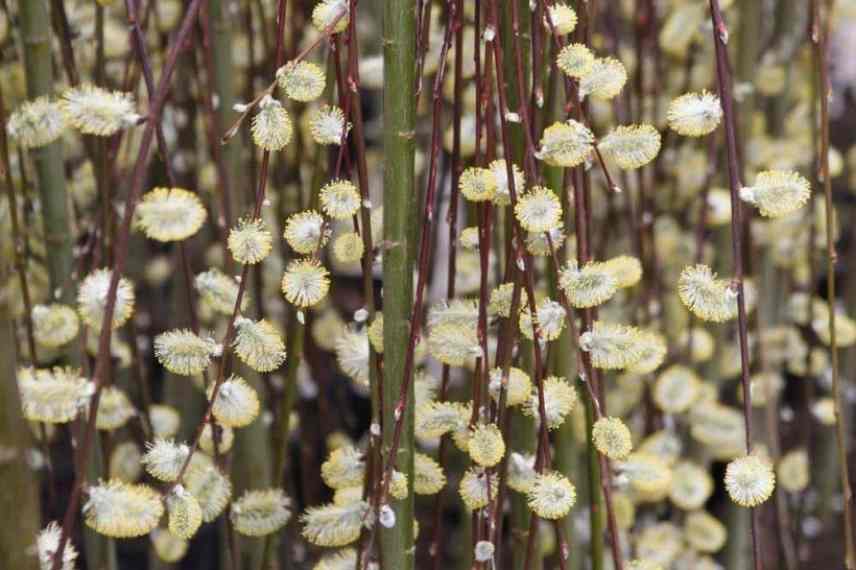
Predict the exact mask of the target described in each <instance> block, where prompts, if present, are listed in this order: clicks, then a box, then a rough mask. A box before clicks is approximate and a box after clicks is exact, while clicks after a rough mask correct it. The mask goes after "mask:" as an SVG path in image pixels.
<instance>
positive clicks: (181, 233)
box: [135, 188, 207, 242]
mask: <svg viewBox="0 0 856 570" xmlns="http://www.w3.org/2000/svg"><path fill="white" fill-rule="evenodd" d="M206 215H207V214H206V212H205V206H204V205H203V204H202V200H200V199H199V197H198V196H197V195H196V194H194V193H193V192H189V191H187V190H184V189H183V188H155V189H154V190H152V191H150V192H147V193H146V194H145V195H144V196H143V199H142V200H140V203H139V205H138V206H137V210H136V218H135V222H136V225H137V227H139V228H140V229H142V230H143V232H144V233H145V234H146V237H148V238H149V239H153V240H157V241H162V242H171V241H181V240H185V239H187V238H189V237H190V236H192V235H194V234H195V233H196V232H198V231H199V228H201V227H202V224H203V223H205V217H206Z"/></svg>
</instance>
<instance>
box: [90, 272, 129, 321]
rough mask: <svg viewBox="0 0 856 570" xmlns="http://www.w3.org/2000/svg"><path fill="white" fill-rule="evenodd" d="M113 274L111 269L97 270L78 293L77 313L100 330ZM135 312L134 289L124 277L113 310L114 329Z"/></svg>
mask: <svg viewBox="0 0 856 570" xmlns="http://www.w3.org/2000/svg"><path fill="white" fill-rule="evenodd" d="M112 275H113V272H112V271H111V270H109V269H96V270H95V271H93V272H92V273H90V274H89V275H87V276H86V278H85V279H84V280H83V282H81V284H80V290H79V291H78V293H77V312H78V313H80V318H81V320H83V322H84V323H86V324H87V325H89V326H90V327H92V328H93V329H96V330H100V329H101V323H102V321H103V319H104V309H105V307H106V306H107V293H108V292H109V289H110V279H111V277H112ZM133 312H134V287H133V286H132V285H131V282H130V281H128V280H127V279H125V278H124V277H120V278H119V286H118V288H117V289H116V304H115V306H114V308H113V323H112V324H113V327H112V328H114V329H116V328H119V327H121V326H122V325H124V324H125V323H126V322H127V320H128V319H129V318H131V314H132V313H133Z"/></svg>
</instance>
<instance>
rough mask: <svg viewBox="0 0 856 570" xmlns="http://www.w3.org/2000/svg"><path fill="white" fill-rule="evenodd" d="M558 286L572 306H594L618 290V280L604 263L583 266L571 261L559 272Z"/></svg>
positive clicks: (609, 297) (603, 301) (606, 299)
mask: <svg viewBox="0 0 856 570" xmlns="http://www.w3.org/2000/svg"><path fill="white" fill-rule="evenodd" d="M559 287H561V288H562V290H563V291H564V292H565V296H566V297H567V299H568V302H569V303H570V304H571V305H573V306H574V307H578V308H583V307H596V306H597V305H600V304H602V303H605V302H606V301H608V300H609V299H611V298H612V296H613V295H615V292H616V291H618V280H617V279H616V278H615V275H614V274H613V272H612V271H610V269H609V267H608V266H607V265H606V264H605V263H599V262H591V263H587V264H586V265H584V266H583V267H580V266H579V265H577V262H575V261H571V262H569V263H568V265H567V266H566V267H565V269H563V270H562V272H561V273H560V274H559Z"/></svg>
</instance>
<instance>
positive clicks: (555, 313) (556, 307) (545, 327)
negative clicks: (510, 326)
mask: <svg viewBox="0 0 856 570" xmlns="http://www.w3.org/2000/svg"><path fill="white" fill-rule="evenodd" d="M566 317H567V313H566V312H565V308H564V307H563V306H562V304H561V303H558V302H556V301H554V300H552V299H544V300H543V301H541V302H540V303H538V306H537V307H536V308H535V323H534V324H535V326H536V327H537V328H538V336H539V337H540V339H541V340H543V341H551V340H556V339H557V338H559V336H560V335H561V334H562V329H564V328H565V319H566ZM532 326H533V323H532V313H531V312H530V310H529V307H528V306H526V307H524V308H523V310H522V311H521V312H520V332H521V333H523V336H525V337H526V338H528V339H530V340H532V339H534V338H535V336H534V334H533V331H532Z"/></svg>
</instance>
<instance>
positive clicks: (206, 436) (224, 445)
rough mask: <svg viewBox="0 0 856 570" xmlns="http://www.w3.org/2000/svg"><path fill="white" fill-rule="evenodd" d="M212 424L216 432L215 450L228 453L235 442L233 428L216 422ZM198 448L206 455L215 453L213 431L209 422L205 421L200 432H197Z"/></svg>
mask: <svg viewBox="0 0 856 570" xmlns="http://www.w3.org/2000/svg"><path fill="white" fill-rule="evenodd" d="M214 425H215V426H216V428H217V432H218V439H217V446H216V452H217V453H228V452H229V450H230V449H232V444H233V443H234V442H235V430H233V429H232V428H230V427H228V426H222V425H220V424H217V423H215V424H214ZM199 449H201V450H202V451H204V452H205V453H207V454H208V455H215V453H214V452H215V446H214V433H213V431H212V428H211V422H205V425H204V426H203V427H202V433H200V434H199Z"/></svg>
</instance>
